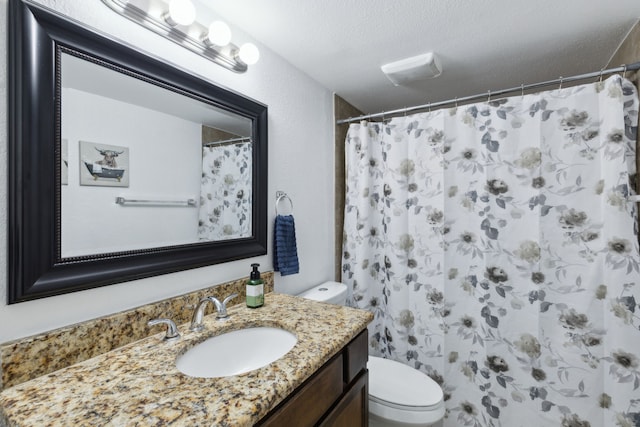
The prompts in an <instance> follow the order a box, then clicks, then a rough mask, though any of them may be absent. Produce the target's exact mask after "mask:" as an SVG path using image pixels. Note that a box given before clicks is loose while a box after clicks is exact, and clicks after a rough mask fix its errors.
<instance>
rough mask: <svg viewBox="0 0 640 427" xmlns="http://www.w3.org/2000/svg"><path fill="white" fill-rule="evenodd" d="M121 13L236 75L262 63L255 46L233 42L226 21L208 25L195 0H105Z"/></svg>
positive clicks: (104, 1) (104, 0) (103, 0)
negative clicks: (202, 20) (200, 16)
mask: <svg viewBox="0 0 640 427" xmlns="http://www.w3.org/2000/svg"><path fill="white" fill-rule="evenodd" d="M102 2H103V3H104V4H106V5H107V6H109V8H111V9H112V10H114V11H115V12H117V13H118V14H120V15H122V16H124V17H126V18H128V19H130V20H132V21H133V22H135V23H137V24H140V25H142V26H143V27H145V28H146V29H148V30H151V31H153V32H154V33H156V34H159V35H161V36H163V37H165V38H167V39H169V40H171V41H172V42H174V43H177V44H179V45H180V46H182V47H184V48H187V49H189V50H191V51H192V52H195V53H197V54H198V55H200V56H202V57H204V58H207V59H209V60H210V61H213V62H215V63H216V64H218V65H221V66H223V67H225V68H227V69H229V70H231V71H234V72H236V73H244V72H245V71H247V68H248V67H247V66H248V65H253V64H255V63H256V62H258V59H259V58H260V52H259V51H258V48H257V47H256V46H255V45H254V44H252V43H245V44H243V45H242V46H240V47H238V46H237V45H235V44H233V43H231V29H229V26H228V25H227V24H225V23H224V22H222V21H214V22H212V23H211V24H208V25H204V24H201V23H200V22H198V21H197V19H196V8H195V6H194V4H193V3H192V2H191V0H102Z"/></svg>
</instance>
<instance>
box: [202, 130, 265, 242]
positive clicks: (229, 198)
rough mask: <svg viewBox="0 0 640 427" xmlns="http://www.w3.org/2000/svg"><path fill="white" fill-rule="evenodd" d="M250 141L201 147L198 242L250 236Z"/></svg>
mask: <svg viewBox="0 0 640 427" xmlns="http://www.w3.org/2000/svg"><path fill="white" fill-rule="evenodd" d="M251 147H252V144H251V142H243V143H238V144H233V145H219V146H216V145H212V146H205V147H203V148H202V182H201V186H200V212H199V216H198V239H200V240H228V239H239V238H243V237H251V235H252V231H251V200H252V195H251V188H252V185H251V183H252V181H251V180H252V169H251V158H252V154H251Z"/></svg>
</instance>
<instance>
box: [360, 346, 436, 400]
mask: <svg viewBox="0 0 640 427" xmlns="http://www.w3.org/2000/svg"><path fill="white" fill-rule="evenodd" d="M367 368H368V369H369V395H370V397H371V398H373V399H376V400H379V401H385V402H388V403H390V404H391V405H392V406H396V407H398V406H402V407H413V408H416V409H418V408H420V407H422V408H427V407H432V406H435V405H439V404H441V403H442V398H443V396H444V395H443V393H442V389H441V388H440V386H439V385H438V383H436V382H435V381H434V380H432V379H431V378H430V377H429V376H427V375H426V374H424V373H423V372H420V371H418V370H417V369H413V368H411V367H409V366H407V365H404V364H402V363H400V362H396V361H393V360H389V359H383V358H381V357H373V356H369V362H368V363H367Z"/></svg>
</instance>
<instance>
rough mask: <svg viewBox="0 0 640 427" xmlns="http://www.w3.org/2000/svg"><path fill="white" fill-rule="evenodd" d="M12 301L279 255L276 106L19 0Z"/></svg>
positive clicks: (13, 61) (12, 96)
mask: <svg viewBox="0 0 640 427" xmlns="http://www.w3.org/2000/svg"><path fill="white" fill-rule="evenodd" d="M9 25H10V26H9V34H8V35H9V61H8V63H9V153H8V154H9V177H8V178H9V211H8V214H9V218H8V225H9V233H8V238H9V251H8V262H9V265H8V267H9V292H8V301H9V303H15V302H20V301H25V300H29V299H35V298H41V297H46V296H51V295H56V294H61V293H66V292H72V291H77V290H82V289H88V288H92V287H97V286H104V285H108V284H113V283H119V282H125V281H129V280H134V279H140V278H143V277H149V276H154V275H158V274H164V273H170V272H175V271H179V270H184V269H189V268H197V267H202V266H206V265H211V264H216V263H221V262H226V261H231V260H236V259H241V258H247V257H252V256H257V255H262V254H265V253H266V244H267V237H266V230H267V227H266V205H267V203H266V194H267V107H266V106H265V105H262V104H260V103H258V102H256V101H253V100H251V99H248V98H246V97H244V96H242V95H239V94H236V93H234V92H231V91H229V90H226V89H223V88H220V87H218V86H215V85H214V84H212V83H210V82H208V81H205V80H204V79H202V78H199V77H196V76H193V75H191V74H189V73H187V72H185V71H184V70H181V69H179V68H177V67H174V66H171V65H168V64H167V63H165V62H163V61H160V60H158V59H155V58H152V57H149V56H147V55H145V54H142V53H140V52H138V51H136V50H135V49H133V48H131V47H128V46H126V45H124V44H123V43H121V42H117V41H114V40H112V39H110V38H107V37H105V36H102V35H98V34H96V33H95V32H93V31H89V30H87V29H85V28H84V27H82V26H80V25H77V24H76V23H74V22H71V21H70V20H69V19H67V18H64V17H61V16H60V15H58V14H56V13H52V12H50V11H49V10H46V9H45V8H43V7H41V6H38V5H34V4H32V3H29V2H25V1H22V0H10V2H9Z"/></svg>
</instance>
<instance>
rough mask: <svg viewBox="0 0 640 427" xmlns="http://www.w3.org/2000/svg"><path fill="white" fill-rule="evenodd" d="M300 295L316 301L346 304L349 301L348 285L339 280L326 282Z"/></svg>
mask: <svg viewBox="0 0 640 427" xmlns="http://www.w3.org/2000/svg"><path fill="white" fill-rule="evenodd" d="M298 296H300V297H302V298H307V299H310V300H314V301H320V302H328V303H330V304H338V305H345V304H346V302H347V285H345V284H344V283H339V282H324V283H321V284H319V285H318V286H314V287H313V288H311V289H308V290H306V291H304V292H302V293H301V294H298Z"/></svg>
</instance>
